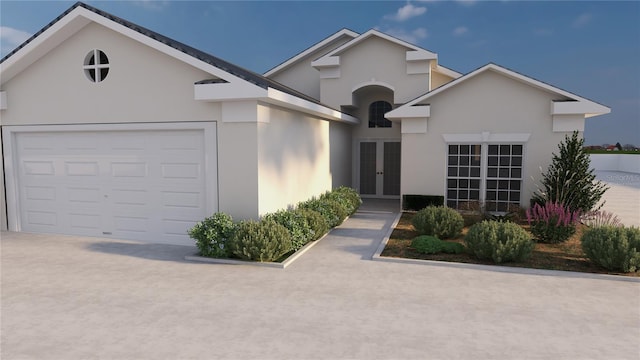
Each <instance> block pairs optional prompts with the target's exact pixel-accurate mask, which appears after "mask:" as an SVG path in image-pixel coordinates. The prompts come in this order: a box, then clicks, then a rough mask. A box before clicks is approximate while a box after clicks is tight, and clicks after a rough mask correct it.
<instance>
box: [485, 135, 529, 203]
mask: <svg viewBox="0 0 640 360" xmlns="http://www.w3.org/2000/svg"><path fill="white" fill-rule="evenodd" d="M521 187H522V145H510V144H501V145H489V151H488V155H487V190H486V199H485V207H486V210H488V211H508V210H509V206H510V205H519V204H520V192H521Z"/></svg>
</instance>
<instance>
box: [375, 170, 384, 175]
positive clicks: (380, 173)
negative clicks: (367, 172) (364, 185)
mask: <svg viewBox="0 0 640 360" xmlns="http://www.w3.org/2000/svg"><path fill="white" fill-rule="evenodd" d="M376 174H378V175H382V174H384V172H382V171H376Z"/></svg>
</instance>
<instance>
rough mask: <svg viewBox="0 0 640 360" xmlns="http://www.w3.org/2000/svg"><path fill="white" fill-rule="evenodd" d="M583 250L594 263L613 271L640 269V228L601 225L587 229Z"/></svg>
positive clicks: (582, 238) (582, 241)
mask: <svg viewBox="0 0 640 360" xmlns="http://www.w3.org/2000/svg"><path fill="white" fill-rule="evenodd" d="M580 242H581V243H582V250H583V251H584V253H585V254H586V255H587V257H588V258H589V259H590V260H591V261H593V262H594V263H596V264H598V265H600V266H602V267H604V268H605V269H608V270H612V271H622V272H634V271H638V270H640V229H638V228H634V227H630V228H627V227H624V226H601V227H594V228H590V229H588V230H586V231H585V232H584V233H583V234H582V237H581V238H580Z"/></svg>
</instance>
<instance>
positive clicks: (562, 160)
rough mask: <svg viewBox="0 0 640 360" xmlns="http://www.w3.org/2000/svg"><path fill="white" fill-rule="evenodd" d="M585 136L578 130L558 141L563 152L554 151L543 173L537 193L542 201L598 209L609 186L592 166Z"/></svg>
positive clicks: (575, 207)
mask: <svg viewBox="0 0 640 360" xmlns="http://www.w3.org/2000/svg"><path fill="white" fill-rule="evenodd" d="M583 144H584V140H583V139H582V138H580V137H579V136H578V132H577V131H574V132H573V135H571V137H569V135H567V136H565V138H564V141H563V142H561V143H560V144H559V145H558V150H559V151H560V152H559V154H555V153H554V154H553V160H552V162H551V165H549V168H548V169H547V172H546V173H544V174H542V180H541V183H542V187H541V188H540V189H538V192H537V193H535V194H534V195H533V199H532V200H533V201H534V202H535V203H538V204H545V203H547V202H554V203H560V204H563V205H564V206H565V207H568V208H569V209H570V210H571V211H580V212H587V211H591V210H598V209H600V208H601V207H602V204H600V205H599V206H598V203H599V202H600V199H601V198H602V195H603V194H604V193H605V191H607V189H609V188H608V187H607V186H606V185H605V184H603V183H602V182H600V181H598V180H596V175H595V174H594V171H593V169H590V165H591V160H590V159H589V154H587V153H586V152H585V151H584V149H583Z"/></svg>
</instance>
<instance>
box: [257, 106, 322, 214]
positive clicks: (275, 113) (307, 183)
mask: <svg viewBox="0 0 640 360" xmlns="http://www.w3.org/2000/svg"><path fill="white" fill-rule="evenodd" d="M258 113H259V119H268V122H265V121H262V120H261V121H260V122H259V123H258V124H257V125H258V127H257V134H258V141H257V144H258V189H259V190H258V194H259V195H258V198H259V210H258V211H259V215H264V214H266V213H269V212H273V211H276V210H279V209H283V208H287V207H291V206H295V205H296V204H297V203H298V202H300V201H303V200H307V199H309V198H311V197H312V196H317V195H319V194H321V193H323V192H325V191H328V190H330V189H331V182H332V179H331V167H330V143H329V139H330V137H329V122H328V121H324V120H319V119H316V118H312V117H309V116H306V115H304V114H302V113H299V112H294V111H290V110H286V109H282V108H278V107H275V106H272V105H259V106H258Z"/></svg>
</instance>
